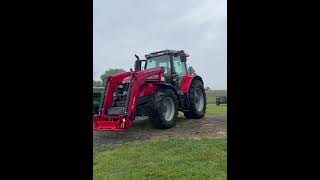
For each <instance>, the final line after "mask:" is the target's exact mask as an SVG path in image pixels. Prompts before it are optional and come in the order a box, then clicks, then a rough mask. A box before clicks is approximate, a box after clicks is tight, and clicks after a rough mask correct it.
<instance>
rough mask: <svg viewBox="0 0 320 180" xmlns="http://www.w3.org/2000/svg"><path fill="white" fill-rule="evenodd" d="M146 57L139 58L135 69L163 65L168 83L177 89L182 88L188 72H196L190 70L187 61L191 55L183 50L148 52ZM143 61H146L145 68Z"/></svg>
mask: <svg viewBox="0 0 320 180" xmlns="http://www.w3.org/2000/svg"><path fill="white" fill-rule="evenodd" d="M136 57H137V56H136ZM145 57H146V59H145V60H139V58H138V60H137V61H136V63H135V69H136V70H143V69H150V68H155V67H163V68H164V76H165V81H166V83H168V84H171V85H173V86H174V87H175V88H176V89H180V86H181V81H182V79H183V77H184V76H185V75H186V74H188V73H194V72H188V69H187V64H186V61H187V57H189V55H188V54H186V53H185V52H184V51H183V50H181V51H174V50H163V51H158V52H153V53H150V54H147V55H145ZM142 62H143V63H144V66H143V67H144V68H143V69H142ZM191 70H192V67H189V71H191Z"/></svg>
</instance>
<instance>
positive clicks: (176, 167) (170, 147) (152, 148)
mask: <svg viewBox="0 0 320 180" xmlns="http://www.w3.org/2000/svg"><path fill="white" fill-rule="evenodd" d="M226 143H227V141H226V139H225V138H224V139H201V140H191V139H189V140H188V139H170V140H160V141H147V142H143V143H130V144H125V145H115V146H114V147H113V149H111V150H106V151H101V152H94V155H93V158H94V167H93V177H94V179H96V180H99V179H226V176H227V175H226V173H227V144H226Z"/></svg>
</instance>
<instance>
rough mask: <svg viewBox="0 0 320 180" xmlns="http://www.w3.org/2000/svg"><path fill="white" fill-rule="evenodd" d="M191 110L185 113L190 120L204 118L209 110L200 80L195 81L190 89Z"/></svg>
mask: <svg viewBox="0 0 320 180" xmlns="http://www.w3.org/2000/svg"><path fill="white" fill-rule="evenodd" d="M189 95H190V109H189V111H186V112H184V116H185V117H186V118H188V119H200V118H203V117H204V115H205V114H206V110H207V96H206V92H205V90H204V86H203V84H202V82H201V81H200V80H193V81H192V84H191V87H190V92H189Z"/></svg>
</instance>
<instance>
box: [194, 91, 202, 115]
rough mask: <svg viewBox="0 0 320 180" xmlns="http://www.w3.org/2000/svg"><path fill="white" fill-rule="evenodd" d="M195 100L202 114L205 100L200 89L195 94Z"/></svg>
mask: <svg viewBox="0 0 320 180" xmlns="http://www.w3.org/2000/svg"><path fill="white" fill-rule="evenodd" d="M194 99H195V105H196V108H197V110H198V111H199V112H201V111H202V109H203V105H204V98H203V93H202V90H201V89H199V88H197V89H196V92H195V94H194Z"/></svg>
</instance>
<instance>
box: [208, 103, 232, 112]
mask: <svg viewBox="0 0 320 180" xmlns="http://www.w3.org/2000/svg"><path fill="white" fill-rule="evenodd" d="M227 107H228V106H227V105H226V104H221V105H220V106H216V104H207V113H206V114H207V115H225V114H227Z"/></svg>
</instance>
